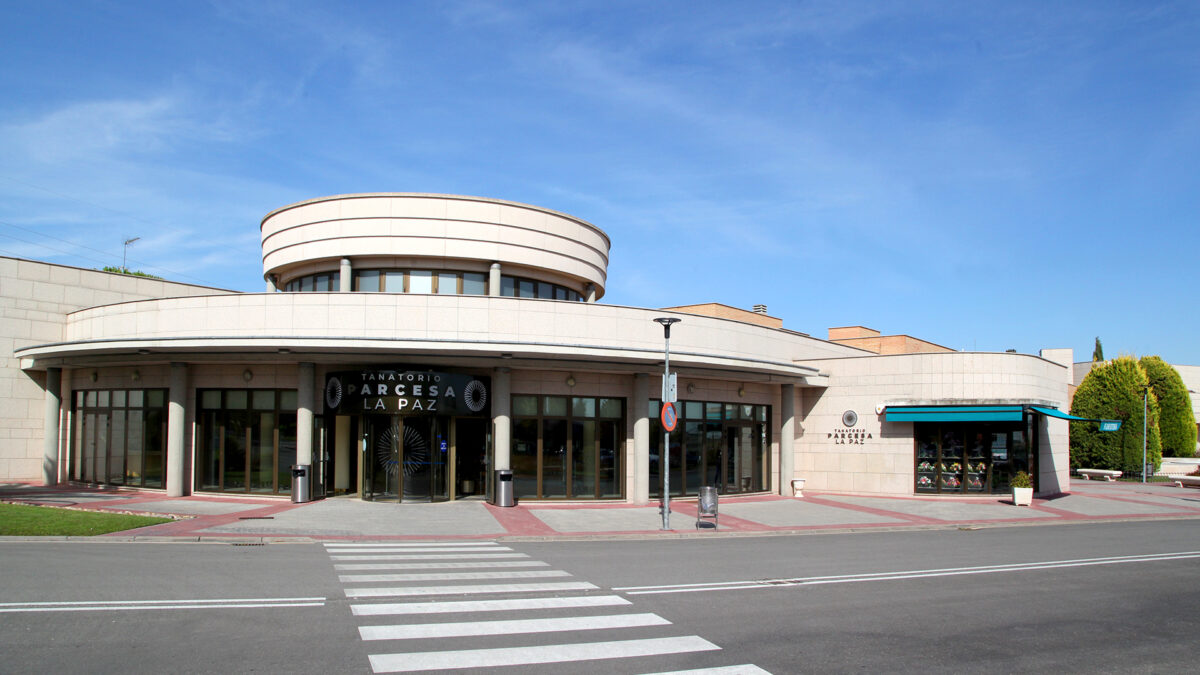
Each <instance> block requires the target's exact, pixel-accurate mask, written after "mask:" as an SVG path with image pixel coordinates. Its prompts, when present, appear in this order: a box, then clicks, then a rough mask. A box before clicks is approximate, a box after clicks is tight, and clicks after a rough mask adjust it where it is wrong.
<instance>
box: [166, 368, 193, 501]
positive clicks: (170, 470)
mask: <svg viewBox="0 0 1200 675" xmlns="http://www.w3.org/2000/svg"><path fill="white" fill-rule="evenodd" d="M187 376H188V367H187V364H186V363H172V364H171V381H170V384H171V389H170V391H169V392H168V393H167V496H168V497H182V496H183V436H184V426H185V425H184V415H185V414H186V411H187Z"/></svg>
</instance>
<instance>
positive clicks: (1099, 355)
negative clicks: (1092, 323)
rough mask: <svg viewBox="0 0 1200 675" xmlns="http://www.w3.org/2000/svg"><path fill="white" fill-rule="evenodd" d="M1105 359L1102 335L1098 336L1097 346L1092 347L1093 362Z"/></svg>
mask: <svg viewBox="0 0 1200 675" xmlns="http://www.w3.org/2000/svg"><path fill="white" fill-rule="evenodd" d="M1103 360H1104V347H1102V346H1100V336H1099V335H1097V336H1096V347H1095V348H1094V349H1092V363H1096V362H1097V361H1103Z"/></svg>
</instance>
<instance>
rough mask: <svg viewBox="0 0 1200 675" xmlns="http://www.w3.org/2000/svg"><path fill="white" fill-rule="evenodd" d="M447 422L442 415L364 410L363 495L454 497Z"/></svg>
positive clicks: (370, 497)
mask: <svg viewBox="0 0 1200 675" xmlns="http://www.w3.org/2000/svg"><path fill="white" fill-rule="evenodd" d="M446 427H447V424H446V420H445V419H444V418H440V417H433V416H426V417H421V416H403V415H364V416H363V417H362V428H363V434H362V437H361V439H360V459H361V460H362V461H361V462H360V466H361V467H362V471H363V475H362V482H361V483H360V484H361V485H362V496H363V499H368V500H375V501H388V500H395V501H404V502H431V501H433V502H437V501H445V500H447V499H449V498H450V491H449V476H448V475H447V465H448V463H447V459H448V455H449V445H450V443H449V438H448V434H447V429H446Z"/></svg>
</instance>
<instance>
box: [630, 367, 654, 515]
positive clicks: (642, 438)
mask: <svg viewBox="0 0 1200 675" xmlns="http://www.w3.org/2000/svg"><path fill="white" fill-rule="evenodd" d="M649 401H650V376H649V375H647V374H646V373H637V374H635V375H634V376H633V398H631V399H630V400H629V414H630V416H631V417H633V483H632V485H631V486H630V488H631V490H632V492H633V494H631V495H629V497H630V499H631V500H632V502H633V503H634V504H648V503H650V416H649V414H648V410H649V408H650V404H649Z"/></svg>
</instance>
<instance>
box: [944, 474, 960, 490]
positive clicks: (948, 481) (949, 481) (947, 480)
mask: <svg viewBox="0 0 1200 675" xmlns="http://www.w3.org/2000/svg"><path fill="white" fill-rule="evenodd" d="M942 485H943V486H945V487H951V488H956V487H958V486H960V485H962V481H960V480H958V478H957V477H956V476H948V477H944V478H942Z"/></svg>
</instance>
